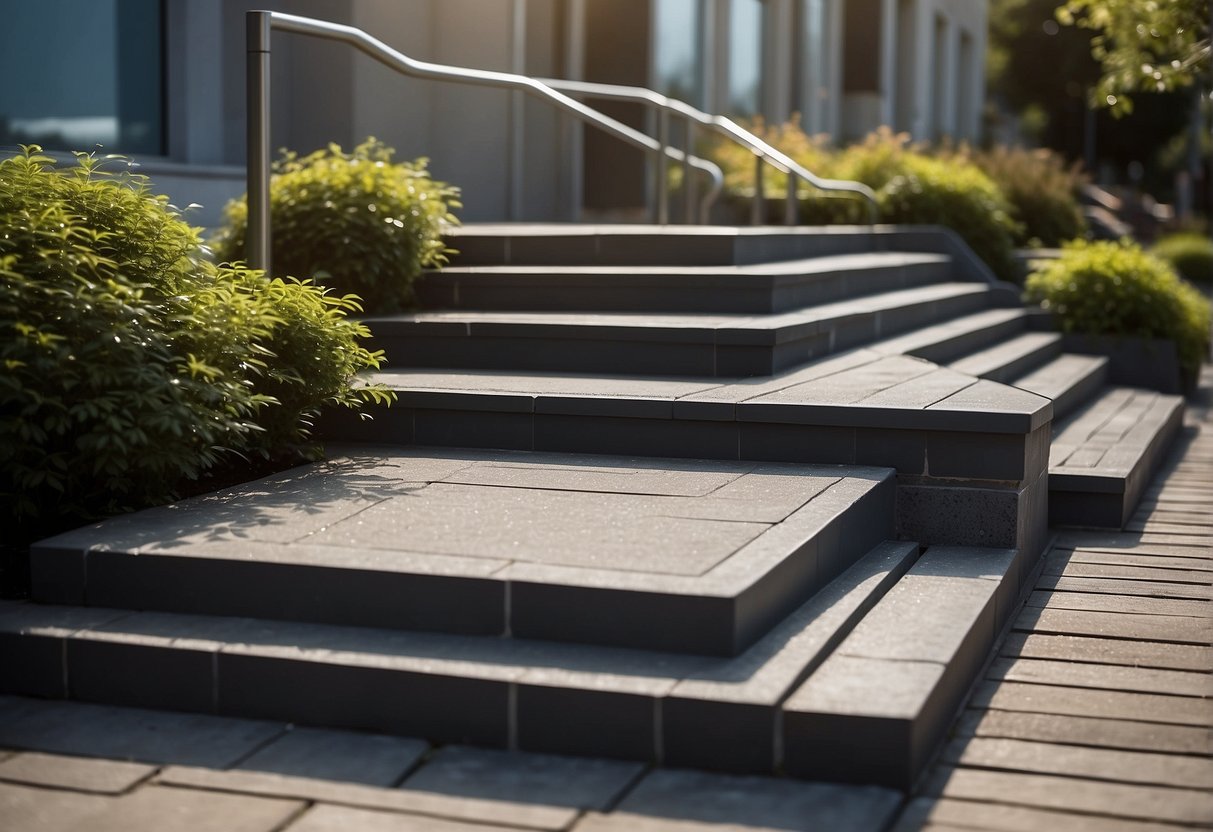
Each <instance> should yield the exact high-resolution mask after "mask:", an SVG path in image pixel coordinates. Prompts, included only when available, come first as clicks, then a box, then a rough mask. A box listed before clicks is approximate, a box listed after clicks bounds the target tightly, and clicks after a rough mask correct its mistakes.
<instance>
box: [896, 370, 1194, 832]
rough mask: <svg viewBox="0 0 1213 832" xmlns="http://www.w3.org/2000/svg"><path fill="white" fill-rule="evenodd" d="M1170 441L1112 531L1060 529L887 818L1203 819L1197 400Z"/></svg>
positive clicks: (972, 824) (1020, 825) (948, 824)
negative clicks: (905, 795) (948, 729)
mask: <svg viewBox="0 0 1213 832" xmlns="http://www.w3.org/2000/svg"><path fill="white" fill-rule="evenodd" d="M1211 380H1213V372H1206V379H1205V382H1206V384H1208V382H1209V381H1211ZM1177 445H1178V447H1177V448H1176V449H1175V451H1174V452H1173V455H1172V458H1171V459H1170V461H1169V462H1168V464H1166V465H1164V467H1163V469H1162V470H1161V471H1160V473H1159V475H1158V476H1157V477H1156V479H1155V481H1154V482H1153V483H1152V484H1151V485H1150V486H1149V487H1148V488H1147V489H1146V491H1145V495H1144V497H1143V499H1142V502H1141V504H1140V506H1139V507H1138V509H1137V512H1136V514H1135V515H1134V516H1133V518H1132V520H1131V521H1130V523H1129V524H1128V526H1127V527H1126V530H1125V531H1124V532H1120V533H1115V532H1082V531H1067V532H1065V533H1063V534H1061V535H1060V536H1059V537H1058V539H1057V542H1056V545H1055V546H1054V548H1053V550H1052V551H1051V552H1050V554H1049V556H1048V558H1047V560H1046V562H1045V564H1044V567H1043V569H1042V571H1041V574H1040V576H1039V578H1038V580H1037V583H1036V586H1035V590H1034V591H1033V592H1032V593H1031V594H1030V596H1029V597H1028V599H1027V603H1026V605H1025V607H1024V608H1023V610H1022V612H1021V613H1020V614H1019V616H1018V617H1017V618H1016V619H1015V622H1014V624H1013V625H1012V628H1011V632H1010V633H1009V634H1008V635H1007V637H1006V639H1005V640H1004V642H1003V644H1002V646H1001V648H1000V651H999V655H998V656H996V657H995V658H994V659H993V661H992V662H991V663H990V665H989V667H988V668H987V670H986V677H985V680H984V681H983V682H981V683H980V684H979V685H978V686H977V688H976V690H975V692H974V695H973V697H972V699H971V700H970V702H969V703H968V706H967V708H966V710H965V711H964V712H963V713H962V715H961V717H960V720H959V722H958V723H957V725H956V727H955V730H954V734H953V736H954V739H953V740H952V742H951V743H950V744H949V745H948V746H947V747H946V748H945V749H944V751H943V753H942V754H941V756H940V759H939V760H938V762H937V763H936V768H935V769H934V770H933V771H932V772H931V774H930V775H928V776H927V777H926V778H925V780H924V782H923V783H922V784H921V785H920V788H919V790H918V792H917V794H916V795H915V796H914V798H913V799H912V800H911V801H910V802H909V803H908V804H907V806H906V809H905V812H904V813H903V815H902V817H901V820H900V822H899V823H898V825H897V826H896V827H895V828H896V830H897V831H898V832H909V830H939V831H940V832H944V830H952V832H955V830H956V829H999V830H1020V829H1022V830H1033V832H1038V830H1060V831H1061V832H1065V831H1066V830H1108V831H1109V832H1122V831H1123V832H1129V830H1166V829H1179V828H1191V827H1196V828H1213V416H1211V415H1210V412H1209V411H1208V410H1207V409H1206V410H1204V411H1196V414H1195V415H1194V416H1193V417H1191V418H1190V420H1189V425H1188V429H1187V431H1186V432H1185V436H1183V437H1181V439H1180V441H1179V442H1178V443H1177Z"/></svg>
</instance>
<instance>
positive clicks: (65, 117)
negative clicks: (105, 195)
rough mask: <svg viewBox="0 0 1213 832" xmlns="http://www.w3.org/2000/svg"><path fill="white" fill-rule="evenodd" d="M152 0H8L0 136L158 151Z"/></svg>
mask: <svg viewBox="0 0 1213 832" xmlns="http://www.w3.org/2000/svg"><path fill="white" fill-rule="evenodd" d="M161 32H162V23H161V2H160V0H88V2H80V0H37V2H31V3H10V4H6V6H5V9H4V23H3V25H2V26H0V78H3V79H4V83H3V84H2V85H0V145H8V146H12V145H16V144H40V145H42V146H43V147H46V148H48V149H54V150H91V149H93V148H95V147H96V146H97V145H101V146H102V147H103V148H104V149H105V150H106V151H107V152H108V151H113V152H119V153H127V154H149V155H162V154H163V152H164V126H163V104H162V99H163V76H164V73H163V59H162V49H161V40H162V35H161Z"/></svg>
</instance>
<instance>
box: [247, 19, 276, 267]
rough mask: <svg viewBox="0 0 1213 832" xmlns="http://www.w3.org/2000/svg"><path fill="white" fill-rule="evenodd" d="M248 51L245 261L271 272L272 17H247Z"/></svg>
mask: <svg viewBox="0 0 1213 832" xmlns="http://www.w3.org/2000/svg"><path fill="white" fill-rule="evenodd" d="M245 24H246V29H245V44H246V47H247V50H248V70H247V76H246V81H247V87H246V90H245V96H246V98H245V117H246V120H247V129H248V161H247V170H248V228H247V229H246V231H245V238H244V258H245V260H246V261H247V262H248V265H249V266H250V267H251V268H254V269H264V270H265V271H266V272H267V273H268V272H269V271H270V13H269V12H248V13H247V15H246V16H245Z"/></svg>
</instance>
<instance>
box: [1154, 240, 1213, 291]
mask: <svg viewBox="0 0 1213 832" xmlns="http://www.w3.org/2000/svg"><path fill="white" fill-rule="evenodd" d="M1150 253H1151V254H1153V255H1154V256H1155V257H1158V258H1160V259H1162V260H1166V261H1167V262H1168V263H1170V264H1171V268H1173V269H1175V271H1177V272H1179V276H1180V277H1182V278H1184V279H1185V280H1190V281H1192V282H1193V283H1204V284H1205V285H1208V284H1211V283H1213V241H1210V240H1209V238H1208V237H1206V236H1205V235H1204V234H1195V233H1192V232H1181V233H1179V234H1171V235H1168V236H1166V237H1163V238H1162V239H1161V240H1159V241H1158V242H1157V243H1155V244H1154V247H1153V248H1151V249H1150Z"/></svg>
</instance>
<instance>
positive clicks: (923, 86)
mask: <svg viewBox="0 0 1213 832" xmlns="http://www.w3.org/2000/svg"><path fill="white" fill-rule="evenodd" d="M913 32H914V43H915V54H914V60H913V65H912V67H911V69H912V72H913V79H914V89H913V104H912V105H911V107H910V110H909V117H910V118H909V122H908V124H907V125H906V127H907V128H908V129H909V131H910V136H911V138H913V139H914V140H915V141H925V140H929V139H930V138H932V136H931V129H932V127H933V125H932V124H931V113H932V107H933V105H934V95H935V93H934V87H935V79H934V78H933V77H932V75H933V73H932V69H933V64H934V60H933V58H934V55H935V50H936V49H937V48H938V44H936V43H935V6H934V4H933V3H929V2H927V0H918V2H916V3H915V4H914V21H913Z"/></svg>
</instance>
